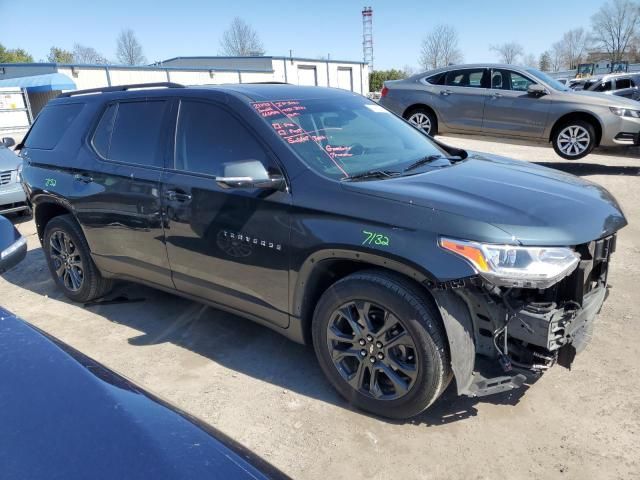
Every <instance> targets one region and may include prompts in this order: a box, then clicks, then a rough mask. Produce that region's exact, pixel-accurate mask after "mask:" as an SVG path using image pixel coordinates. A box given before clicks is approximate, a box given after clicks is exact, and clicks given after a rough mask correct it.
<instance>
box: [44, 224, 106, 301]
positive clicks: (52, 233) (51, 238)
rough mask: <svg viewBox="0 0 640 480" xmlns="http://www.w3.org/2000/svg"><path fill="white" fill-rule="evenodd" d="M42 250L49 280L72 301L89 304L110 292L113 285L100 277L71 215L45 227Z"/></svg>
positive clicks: (80, 231)
mask: <svg viewBox="0 0 640 480" xmlns="http://www.w3.org/2000/svg"><path fill="white" fill-rule="evenodd" d="M43 248H44V251H45V256H46V258H47V265H48V266H49V271H50V272H51V276H52V277H53V279H54V280H55V282H56V283H57V284H58V287H60V288H61V289H62V291H63V292H64V294H65V295H66V296H67V297H69V298H70V299H71V300H73V301H75V302H89V301H91V300H94V299H96V298H100V297H102V296H104V295H106V294H107V293H108V292H109V290H111V287H112V282H111V281H110V280H108V279H105V278H103V277H102V275H100V272H99V271H98V268H97V267H96V265H95V263H93V260H92V258H91V251H90V250H89V245H88V244H87V241H86V240H85V238H84V235H83V233H82V230H81V229H80V227H79V226H78V224H77V223H76V221H75V219H74V218H73V217H72V216H71V215H60V216H58V217H55V218H53V219H52V220H51V221H50V222H49V223H47V226H46V227H45V229H44V239H43Z"/></svg>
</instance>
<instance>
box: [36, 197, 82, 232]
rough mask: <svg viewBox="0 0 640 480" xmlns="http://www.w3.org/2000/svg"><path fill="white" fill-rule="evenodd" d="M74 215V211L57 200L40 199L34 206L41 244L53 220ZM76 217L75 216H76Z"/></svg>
mask: <svg viewBox="0 0 640 480" xmlns="http://www.w3.org/2000/svg"><path fill="white" fill-rule="evenodd" d="M67 214H71V215H73V209H72V208H71V206H70V205H68V204H66V203H65V202H64V201H61V200H59V199H57V198H39V199H37V201H36V202H35V203H34V205H33V219H34V221H35V223H36V230H37V232H38V238H39V239H40V242H42V241H43V238H44V229H45V227H46V226H47V223H49V222H50V221H51V219H52V218H55V217H58V216H60V215H67ZM74 217H75V215H74Z"/></svg>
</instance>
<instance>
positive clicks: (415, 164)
mask: <svg viewBox="0 0 640 480" xmlns="http://www.w3.org/2000/svg"><path fill="white" fill-rule="evenodd" d="M441 158H447V159H448V160H452V159H451V158H448V157H445V156H444V155H439V154H438V155H428V156H426V157H423V158H421V159H420V160H416V161H415V162H413V163H412V164H411V165H409V166H408V167H407V168H405V169H404V170H403V172H408V171H409V170H415V169H416V168H418V167H420V166H422V165H425V164H427V163H431V162H433V161H435V160H440V159H441ZM455 160H457V158H456V159H455Z"/></svg>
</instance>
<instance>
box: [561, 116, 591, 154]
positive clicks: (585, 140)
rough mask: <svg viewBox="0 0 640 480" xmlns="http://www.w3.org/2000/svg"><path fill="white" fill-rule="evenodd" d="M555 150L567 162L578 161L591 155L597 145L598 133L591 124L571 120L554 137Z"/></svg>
mask: <svg viewBox="0 0 640 480" xmlns="http://www.w3.org/2000/svg"><path fill="white" fill-rule="evenodd" d="M552 142H553V149H554V150H555V151H556V153H557V154H558V155H560V156H561V157H562V158H565V159H567V160H578V159H579V158H582V157H585V156H587V155H589V154H590V153H591V151H592V150H593V148H594V147H595V145H596V132H595V129H594V128H593V125H591V124H590V123H589V122H586V121H584V120H571V121H569V122H566V123H564V124H562V125H561V126H560V127H558V128H557V129H556V131H555V134H554V135H553V139H552Z"/></svg>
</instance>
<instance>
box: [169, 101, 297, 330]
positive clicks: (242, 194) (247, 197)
mask: <svg viewBox="0 0 640 480" xmlns="http://www.w3.org/2000/svg"><path fill="white" fill-rule="evenodd" d="M265 171H266V172H268V173H270V174H276V173H280V169H279V167H278V166H277V164H276V162H275V161H274V159H273V157H272V156H271V155H270V154H269V153H267V150H266V149H265V148H264V147H263V145H262V144H261V143H260V142H259V141H258V140H257V139H256V137H255V136H254V135H253V134H252V133H251V132H250V131H249V130H248V129H247V128H246V127H245V126H244V124H243V123H242V122H241V121H240V120H239V119H238V118H237V117H236V116H235V115H233V114H232V113H231V112H230V111H228V110H227V109H226V107H223V106H222V105H219V104H217V103H212V102H207V101H204V100H202V101H200V100H190V99H183V100H181V102H180V106H179V109H178V121H177V125H176V135H175V164H174V168H173V169H168V170H167V171H166V172H165V173H164V175H163V180H162V196H163V199H164V203H165V211H166V222H167V223H166V237H165V238H166V244H167V252H168V255H169V262H170V264H171V269H172V276H173V281H174V284H175V286H176V288H177V289H178V290H180V291H183V292H186V293H189V294H191V295H196V296H198V297H202V298H206V299H208V300H210V301H213V302H215V303H217V304H220V305H223V306H228V307H231V308H234V309H236V310H240V311H243V312H246V313H249V314H252V315H255V316H257V317H260V318H264V319H267V320H269V321H271V322H272V323H274V324H276V325H279V326H281V327H286V326H288V321H289V320H288V318H289V317H288V313H287V312H288V303H287V299H288V291H289V271H288V269H289V261H288V248H287V247H288V241H289V206H290V195H289V193H288V192H286V191H275V190H265V189H259V188H240V187H234V186H233V184H229V185H227V184H222V183H218V182H216V178H217V177H236V178H237V177H247V176H252V177H255V176H258V175H260V174H261V172H265Z"/></svg>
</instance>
